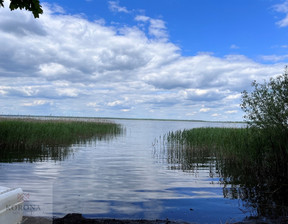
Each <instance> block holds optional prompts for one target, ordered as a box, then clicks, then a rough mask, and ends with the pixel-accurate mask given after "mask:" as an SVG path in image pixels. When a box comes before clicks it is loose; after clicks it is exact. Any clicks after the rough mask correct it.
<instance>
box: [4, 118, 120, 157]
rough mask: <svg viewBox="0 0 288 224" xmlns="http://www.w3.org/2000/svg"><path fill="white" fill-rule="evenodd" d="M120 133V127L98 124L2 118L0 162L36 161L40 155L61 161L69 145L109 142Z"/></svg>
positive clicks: (100, 122)
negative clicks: (96, 141) (100, 141)
mask: <svg viewBox="0 0 288 224" xmlns="http://www.w3.org/2000/svg"><path fill="white" fill-rule="evenodd" d="M121 132H122V127H121V126H120V125H118V124H115V123H112V122H107V121H100V120H99V121H93V120H90V121H83V120H69V119H31V118H25V119H23V118H17V119H10V118H9V119H7V118H1V119H0V153H1V158H0V159H1V161H3V160H8V161H10V160H11V159H12V158H15V157H16V158H17V159H16V161H21V160H23V159H25V158H26V159H27V158H29V159H28V160H31V161H35V159H36V158H39V155H41V158H48V157H49V158H55V159H56V158H57V159H60V160H62V159H64V158H65V157H67V154H68V151H69V150H68V147H69V146H71V145H72V144H77V143H86V142H89V141H94V140H102V139H105V140H109V139H110V138H112V137H114V136H115V135H117V134H120V133H121ZM14 160H15V159H14Z"/></svg>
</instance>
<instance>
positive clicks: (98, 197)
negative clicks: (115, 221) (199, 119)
mask: <svg viewBox="0 0 288 224" xmlns="http://www.w3.org/2000/svg"><path fill="white" fill-rule="evenodd" d="M117 122H118V121H117ZM119 122H121V123H122V124H123V125H124V126H125V127H126V135H124V136H119V137H116V138H115V139H113V140H112V141H109V142H106V141H97V142H96V143H91V144H83V145H80V144H79V145H74V146H73V148H72V149H73V151H74V155H73V156H70V157H69V158H67V159H66V160H64V161H58V162H55V161H48V162H43V163H40V162H39V163H31V164H30V163H19V164H12V165H11V172H13V173H14V177H15V176H17V177H18V183H17V186H18V187H19V186H23V187H24V190H25V191H28V192H30V193H31V195H32V199H31V201H32V200H33V202H35V203H39V204H41V206H42V207H43V210H41V212H44V213H45V214H44V215H49V214H50V213H51V209H52V210H53V212H54V215H57V216H63V215H66V214H67V213H71V212H74V213H83V214H85V215H87V216H90V217H96V216H97V217H112V218H114V217H115V218H135V219H141V218H146V219H166V218H169V219H185V220H186V221H191V220H192V218H193V217H194V216H197V215H198V216H199V217H200V216H201V217H202V216H203V217H202V218H203V220H205V214H206V213H207V210H208V211H212V212H213V211H214V210H215V208H214V206H215V203H216V202H219V201H220V202H219V203H222V204H223V205H222V204H221V205H222V207H221V209H222V208H223V207H224V209H222V210H223V212H222V213H221V212H218V214H216V213H215V214H214V213H213V215H211V217H212V218H217V219H218V217H220V216H224V217H225V215H226V213H229V211H233V212H234V213H237V212H238V210H237V208H236V207H237V206H234V207H231V205H230V204H227V203H226V204H225V202H222V200H224V199H223V194H222V187H221V186H220V184H219V181H217V178H215V177H214V178H211V177H210V170H209V169H208V168H207V167H201V168H199V169H198V170H197V172H196V173H194V174H193V173H188V172H186V173H185V172H182V171H181V170H169V169H168V168H167V162H165V161H164V160H163V161H162V162H159V161H158V159H157V158H155V157H154V156H153V154H152V153H151V152H152V151H153V146H152V142H153V140H154V139H155V137H156V138H157V137H158V136H160V135H163V134H165V133H167V132H168V131H169V130H178V129H183V128H186V129H187V128H192V127H193V126H200V125H208V123H193V122H172V121H169V122H167V121H132V120H130V121H128V120H120V121H119ZM215 125H219V124H215ZM1 165H2V164H0V169H2V168H3V167H1ZM5 165H6V164H5ZM7 166H8V164H7ZM18 166H21V169H20V168H17V167H18ZM20 174H21V175H20ZM0 175H1V176H3V174H2V173H0ZM23 175H24V176H23ZM3 179H4V181H6V182H7V185H9V184H11V185H13V184H15V183H16V181H15V179H13V178H11V176H5V177H4V176H3ZM212 181H214V183H213V184H211V182H212ZM51 198H52V202H53V207H52V208H51V203H52V202H51ZM207 199H209V200H210V201H211V200H212V202H210V201H207ZM220 199H221V200H220ZM207 203H208V204H207ZM209 203H210V204H209ZM231 203H234V205H235V204H237V201H235V202H234V201H233V202H231ZM45 206H47V207H49V206H50V208H47V209H46V207H45ZM201 206H202V207H201ZM191 207H192V208H195V207H197V208H198V210H195V211H193V214H192V213H191V212H190V210H189V208H191ZM200 207H201V209H202V210H200ZM198 211H199V212H198ZM224 211H225V212H224ZM185 212H188V215H189V216H188V215H187V217H186V216H185V217H184V216H183V214H186V213H185ZM201 212H202V213H201ZM190 213H191V214H190ZM237 214H238V213H237ZM37 215H43V214H38V213H37ZM192 215H193V217H192ZM238 215H240V216H241V215H242V214H238ZM182 216H183V217H182Z"/></svg>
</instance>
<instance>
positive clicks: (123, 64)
mask: <svg viewBox="0 0 288 224" xmlns="http://www.w3.org/2000/svg"><path fill="white" fill-rule="evenodd" d="M109 4H110V9H113V10H114V11H115V10H116V11H118V12H123V13H128V12H129V11H128V10H127V9H126V8H125V7H120V6H119V4H118V2H115V1H110V2H109ZM134 19H135V21H137V22H138V23H139V24H138V25H137V26H123V27H113V26H106V25H105V23H104V22H99V21H88V20H87V19H85V18H83V17H81V16H79V15H67V14H65V11H64V10H62V9H61V8H60V7H56V6H49V5H44V14H43V15H42V16H41V17H40V19H37V20H35V19H34V18H33V16H32V15H31V13H29V12H25V11H19V10H17V11H13V12H11V11H10V10H8V9H7V7H6V8H4V9H1V14H0V39H1V51H0V96H1V100H2V105H1V111H0V112H1V113H6V114H15V113H16V114H22V113H23V114H40V115H48V114H55V115H74V116H104V117H108V116H112V117H121V116H124V117H147V116H148V117H153V118H179V119H206V120H209V119H210V118H211V119H212V118H213V117H214V116H215V117H217V119H220V120H221V119H222V120H234V119H236V120H240V119H241V117H242V115H241V113H240V111H239V102H240V97H241V94H240V92H241V91H243V89H247V88H249V86H250V83H251V81H253V80H254V79H256V80H260V81H262V80H263V79H268V78H269V77H270V76H272V75H275V74H277V73H279V72H280V73H281V72H282V69H283V68H284V65H283V64H275V65H269V64H260V63H259V62H255V61H253V60H251V59H249V58H247V57H245V56H243V55H227V56H225V57H216V56H213V54H207V53H206V54H205V53H204V54H203V53H202V54H195V55H191V56H182V55H181V49H180V48H179V46H177V45H175V44H174V43H172V42H171V41H170V40H169V35H168V31H167V27H166V25H165V21H164V20H160V19H154V18H151V17H148V16H144V15H138V16H136V17H135V18H134ZM143 26H144V27H146V28H147V30H143ZM11 102H13V105H12V104H11ZM216 115H217V116H216ZM184 116H186V117H184Z"/></svg>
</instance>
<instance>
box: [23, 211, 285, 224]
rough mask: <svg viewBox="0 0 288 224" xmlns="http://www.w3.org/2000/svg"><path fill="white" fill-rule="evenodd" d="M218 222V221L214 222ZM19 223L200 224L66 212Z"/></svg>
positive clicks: (255, 222) (246, 223)
mask: <svg viewBox="0 0 288 224" xmlns="http://www.w3.org/2000/svg"><path fill="white" fill-rule="evenodd" d="M215 223H218V222H215ZM226 223H227V224H276V223H277V224H285V223H288V217H280V218H278V219H275V220H263V219H261V218H250V219H249V218H248V219H247V220H243V221H240V222H231V223H228V222H226ZM21 224H201V222H200V223H197V222H186V221H176V220H174V221H172V220H168V219H167V220H158V219H156V220H147V219H114V218H93V219H90V218H84V217H83V216H82V214H78V213H72V214H67V215H66V216H64V217H62V218H48V217H33V216H24V217H23V219H22V223H21Z"/></svg>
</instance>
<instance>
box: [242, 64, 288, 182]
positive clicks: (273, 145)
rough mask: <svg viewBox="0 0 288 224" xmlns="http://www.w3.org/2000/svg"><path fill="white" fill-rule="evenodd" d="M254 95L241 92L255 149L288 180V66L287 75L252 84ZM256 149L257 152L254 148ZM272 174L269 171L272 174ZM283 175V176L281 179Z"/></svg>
mask: <svg viewBox="0 0 288 224" xmlns="http://www.w3.org/2000/svg"><path fill="white" fill-rule="evenodd" d="M252 86H253V87H254V90H253V91H252V92H251V93H248V92H247V91H244V92H242V104H241V107H242V109H243V110H244V112H246V115H245V116H244V118H245V119H246V121H247V122H248V124H249V126H250V129H251V130H252V132H251V133H252V135H251V138H250V140H249V141H250V143H251V144H250V145H254V146H256V148H257V149H256V150H257V154H258V155H259V156H258V160H260V161H261V162H262V164H263V166H266V167H268V168H267V169H268V170H271V169H274V170H276V171H277V173H278V176H281V175H282V177H285V178H286V177H287V176H288V66H286V68H285V72H284V73H283V74H282V75H280V76H278V77H276V78H271V79H270V81H269V82H266V81H265V82H264V84H258V83H257V82H256V81H254V82H253V83H252ZM254 149H255V148H254ZM269 172H270V171H269ZM280 173H281V175H280Z"/></svg>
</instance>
